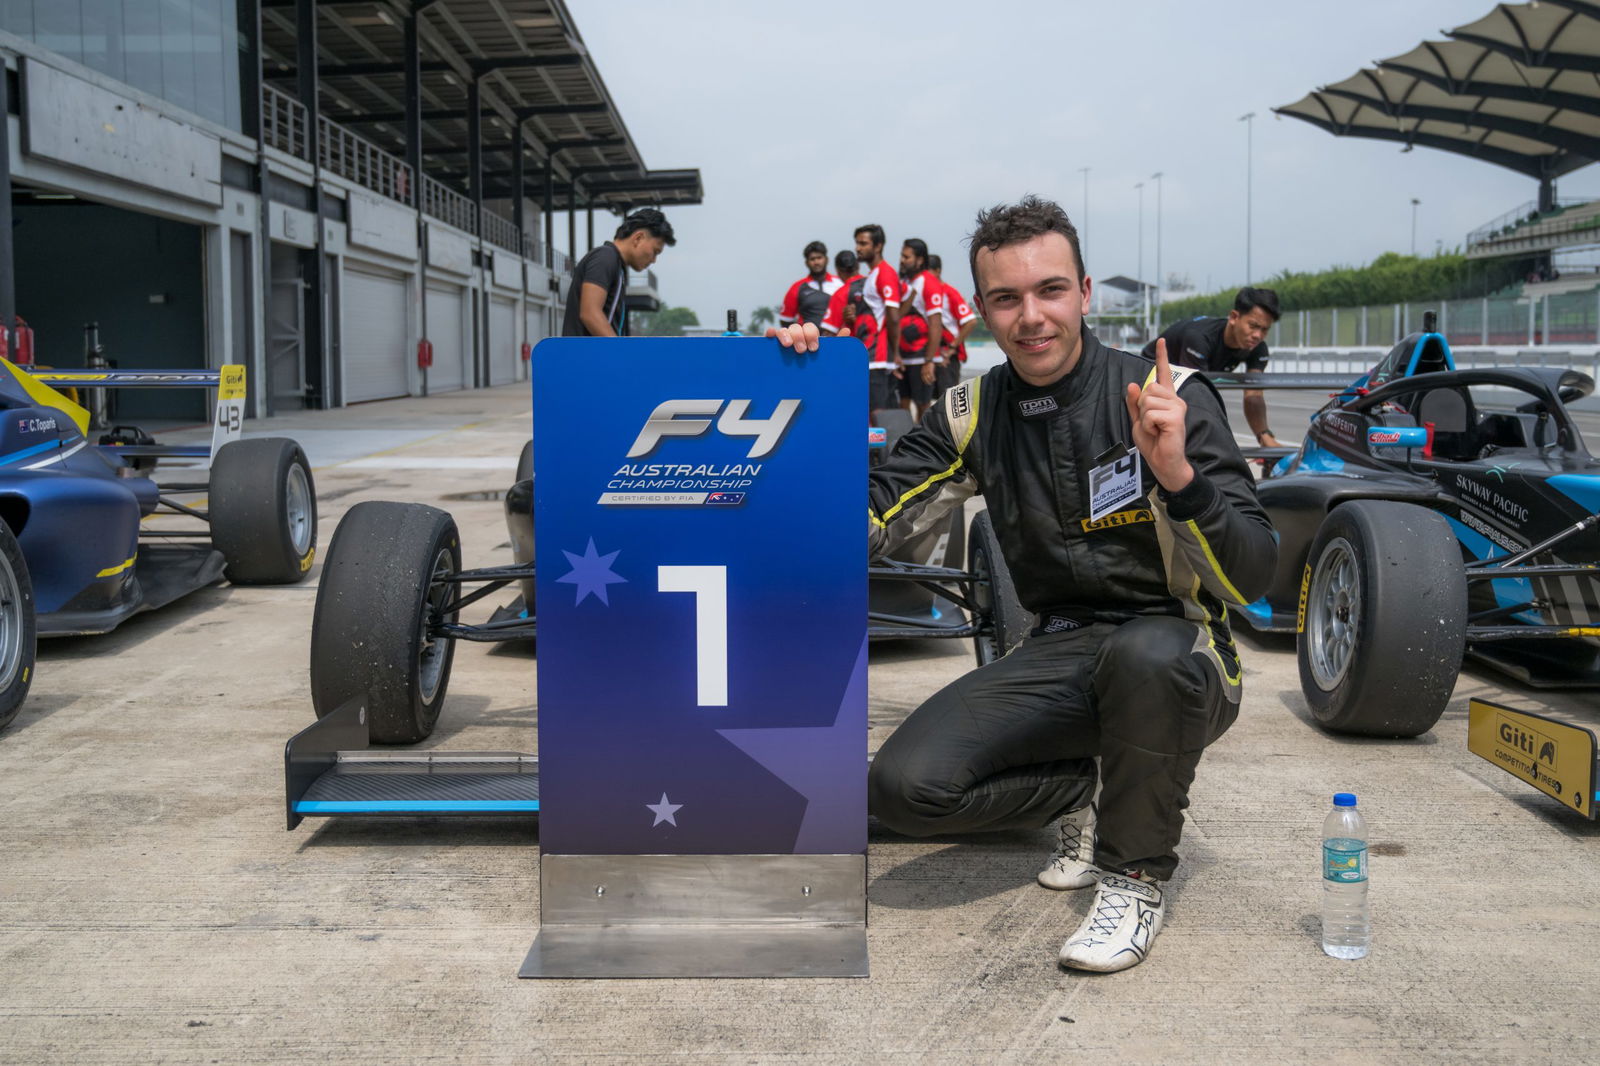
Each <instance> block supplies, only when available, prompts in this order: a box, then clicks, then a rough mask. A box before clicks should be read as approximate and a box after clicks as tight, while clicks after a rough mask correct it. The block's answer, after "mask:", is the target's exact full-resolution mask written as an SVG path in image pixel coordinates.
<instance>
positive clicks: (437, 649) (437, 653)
mask: <svg viewBox="0 0 1600 1066" xmlns="http://www.w3.org/2000/svg"><path fill="white" fill-rule="evenodd" d="M453 573H455V560H454V559H453V558H452V557H451V555H450V550H449V549H448V548H441V549H440V550H439V554H438V555H436V556H434V557H433V572H432V573H431V574H430V575H429V577H428V599H427V602H426V603H425V604H424V605H423V611H422V645H421V649H422V650H421V651H420V653H419V654H418V656H417V682H418V687H419V688H420V689H421V691H422V702H423V703H432V702H433V699H434V697H435V696H437V695H438V694H439V683H440V682H441V681H442V680H443V679H444V662H445V658H446V656H447V655H449V653H450V641H449V639H448V638H446V637H438V636H435V635H434V634H433V632H432V630H433V627H434V626H435V625H437V624H439V623H441V622H448V621H453V620H454V615H453V614H452V615H450V616H446V615H445V613H444V607H445V605H446V604H448V603H449V602H450V597H451V595H452V592H453V590H454V588H455V586H454V585H452V584H451V583H450V582H448V581H446V580H444V579H445V578H447V577H449V576H450V575H451V574H453Z"/></svg>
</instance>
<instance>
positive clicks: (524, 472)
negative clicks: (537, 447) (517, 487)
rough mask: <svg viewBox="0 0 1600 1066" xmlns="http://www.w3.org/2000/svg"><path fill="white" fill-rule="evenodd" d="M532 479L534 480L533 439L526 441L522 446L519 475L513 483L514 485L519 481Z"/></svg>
mask: <svg viewBox="0 0 1600 1066" xmlns="http://www.w3.org/2000/svg"><path fill="white" fill-rule="evenodd" d="M532 480H533V441H531V440H530V441H529V442H528V443H526V444H524V445H523V446H522V452H521V453H520V454H519V455H518V456H517V477H516V481H513V482H512V484H513V485H514V484H516V483H517V481H532Z"/></svg>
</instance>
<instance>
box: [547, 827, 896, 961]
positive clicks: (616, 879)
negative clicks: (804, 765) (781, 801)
mask: <svg viewBox="0 0 1600 1066" xmlns="http://www.w3.org/2000/svg"><path fill="white" fill-rule="evenodd" d="M539 891H540V895H539V911H540V928H539V935H538V937H537V938H536V939H535V940H534V942H533V947H532V948H531V949H530V950H529V951H528V957H527V958H526V959H525V960H523V963H522V968H521V969H520V970H519V971H518V972H517V976H518V977H546V978H552V977H553V978H599V977H866V976H867V975H868V967H867V883H866V856H864V855H546V856H543V857H542V858H541V860H540V863H539Z"/></svg>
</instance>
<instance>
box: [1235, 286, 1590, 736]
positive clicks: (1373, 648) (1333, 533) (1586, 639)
mask: <svg viewBox="0 0 1600 1066" xmlns="http://www.w3.org/2000/svg"><path fill="white" fill-rule="evenodd" d="M1430 318H1431V316H1430ZM1314 377H1316V375H1293V374H1266V375H1255V374H1239V375H1223V376H1219V381H1218V383H1219V384H1221V385H1224V386H1246V385H1248V386H1250V387H1268V388H1283V387H1307V386H1312V385H1315V384H1319V383H1320V384H1324V385H1325V384H1326V382H1325V381H1323V382H1316V381H1312V380H1309V379H1311V378H1314ZM1593 389H1594V381H1593V379H1592V378H1590V377H1589V376H1588V375H1587V374H1583V373H1579V372H1577V371H1575V370H1569V369H1564V368H1552V367H1497V368H1472V369H1463V370H1458V369H1456V366H1455V362H1454V360H1453V358H1452V356H1451V353H1450V346H1449V344H1448V343H1447V342H1446V340H1445V338H1444V337H1443V336H1442V335H1440V334H1439V333H1436V332H1433V331H1432V324H1431V322H1428V323H1427V326H1426V331H1425V332H1422V333H1417V334H1413V335H1411V336H1409V337H1407V338H1406V339H1405V340H1403V341H1401V342H1400V344H1398V345H1396V346H1395V348H1394V349H1393V350H1392V351H1390V353H1389V354H1388V355H1387V356H1386V357H1385V358H1384V359H1383V360H1382V361H1380V362H1379V363H1378V364H1377V365H1376V366H1375V367H1373V368H1372V370H1371V371H1370V372H1369V373H1368V374H1366V375H1365V376H1364V377H1362V378H1360V379H1358V380H1357V381H1355V382H1354V383H1348V384H1346V386H1345V387H1344V388H1343V389H1342V390H1341V391H1339V392H1338V393H1337V395H1335V396H1334V397H1333V399H1332V400H1331V401H1330V402H1329V403H1328V404H1327V405H1326V406H1324V407H1323V408H1322V409H1321V410H1319V411H1318V412H1317V413H1316V414H1315V415H1313V416H1312V419H1311V424H1310V427H1309V429H1308V431H1307V433H1306V435H1305V439H1304V442H1303V443H1302V445H1301V446H1300V448H1299V449H1298V450H1297V451H1295V452H1294V453H1293V454H1289V455H1285V456H1283V457H1282V458H1281V459H1279V461H1278V462H1277V464H1276V465H1275V466H1274V467H1273V468H1272V469H1271V470H1270V471H1269V472H1268V474H1267V476H1266V477H1265V478H1263V479H1262V480H1261V481H1260V482H1259V483H1258V485H1257V490H1258V493H1259V496H1260V499H1261V502H1262V504H1263V505H1264V506H1265V507H1266V509H1267V512H1268V513H1269V514H1270V516H1271V518H1272V521H1273V524H1274V525H1275V526H1276V528H1277V530H1278V535H1279V538H1280V539H1279V552H1278V569H1277V573H1276V575H1275V576H1274V578H1273V581H1272V585H1271V587H1270V588H1269V590H1268V592H1267V594H1266V595H1265V596H1264V597H1262V598H1261V599H1260V600H1258V601H1257V602H1255V603H1253V604H1251V605H1250V606H1249V607H1247V608H1246V609H1245V610H1244V611H1242V612H1239V617H1242V619H1243V620H1244V621H1245V622H1246V623H1248V624H1249V625H1251V626H1253V627H1254V628H1256V629H1259V630H1266V631H1273V632H1294V633H1297V634H1298V635H1299V638H1298V642H1297V643H1298V657H1299V665H1300V679H1301V687H1302V689H1303V690H1304V693H1305V697H1306V700H1307V702H1308V704H1309V705H1310V709H1311V711H1312V714H1313V715H1314V716H1315V718H1316V720H1317V722H1319V723H1320V724H1321V725H1322V726H1323V727H1324V728H1326V729H1329V730H1331V731H1334V732H1340V733H1351V734H1359V735H1366V736H1382V737H1409V736H1416V735H1419V734H1421V733H1424V732H1426V731H1427V730H1428V729H1429V728H1431V727H1432V726H1433V724H1434V723H1435V722H1436V721H1438V719H1439V716H1440V715H1441V714H1442V713H1443V711H1444V708H1445V705H1446V703H1447V702H1448V700H1449V698H1450V695H1451V692H1452V690H1453V688H1454V687H1455V682H1456V678H1457V675H1458V673H1459V670H1460V665H1461V661H1462V658H1463V656H1464V655H1465V656H1469V657H1471V658H1473V659H1474V660H1477V661H1480V662H1483V663H1486V664H1489V665H1491V666H1493V667H1496V668H1498V669H1500V670H1503V671H1505V672H1506V673H1508V674H1510V675H1511V676H1513V677H1515V678H1517V679H1518V680H1520V681H1522V682H1524V683H1525V684H1528V685H1533V686H1540V687H1577V686H1600V567H1597V565H1596V564H1597V562H1600V528H1597V525H1600V515H1597V514H1596V512H1597V511H1600V461H1596V459H1595V458H1594V457H1593V456H1591V455H1590V453H1589V451H1588V449H1587V448H1586V447H1585V445H1584V442H1583V438H1582V435H1581V434H1580V433H1579V431H1578V427H1577V425H1576V424H1575V422H1574V420H1573V417H1572V414H1571V412H1569V410H1568V409H1567V406H1566V405H1567V404H1569V403H1571V402H1573V401H1575V400H1577V399H1580V398H1581V397H1584V396H1587V395H1588V394H1589V393H1591V392H1592V391H1593Z"/></svg>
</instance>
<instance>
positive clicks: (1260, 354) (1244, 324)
mask: <svg viewBox="0 0 1600 1066" xmlns="http://www.w3.org/2000/svg"><path fill="white" fill-rule="evenodd" d="M1281 314H1282V312H1281V311H1280V310H1279V309H1278V294H1277V293H1275V292H1273V291H1272V290H1271V289H1257V288H1253V287H1250V286H1246V287H1245V288H1242V289H1240V290H1239V291H1238V293H1237V294H1235V296H1234V298H1233V310H1232V311H1229V312H1228V317H1227V318H1204V317H1202V318H1186V319H1184V320H1183V321H1181V322H1174V323H1173V324H1172V325H1170V326H1168V327H1167V328H1166V330H1164V331H1163V332H1162V334H1161V336H1160V337H1158V338H1157V339H1156V340H1154V341H1151V342H1150V343H1149V344H1147V345H1145V346H1144V351H1143V352H1141V353H1140V354H1142V355H1143V356H1144V357H1145V358H1146V359H1154V358H1155V354H1156V344H1157V343H1158V342H1160V341H1166V343H1167V355H1168V356H1169V357H1170V358H1171V359H1172V360H1173V361H1174V362H1176V363H1177V364H1178V365H1179V366H1192V367H1194V368H1196V369H1197V370H1208V371H1218V372H1226V371H1229V370H1232V369H1233V368H1234V367H1236V366H1238V365H1239V364H1240V363H1243V364H1244V368H1245V369H1246V370H1251V371H1264V370H1266V369H1267V358H1268V355H1269V353H1268V351H1267V333H1268V332H1269V331H1270V330H1271V329H1272V324H1273V323H1274V322H1276V321H1278V318H1279V316H1280V315H1281ZM1244 420H1245V421H1246V422H1248V423H1249V424H1250V432H1251V433H1253V434H1255V438H1256V443H1257V444H1259V445H1261V446H1262V447H1264V448H1276V447H1278V438H1277V437H1276V436H1275V435H1274V434H1273V432H1272V430H1270V429H1268V428H1267V399H1266V395H1265V393H1263V392H1262V391H1261V390H1260V389H1245V390H1244Z"/></svg>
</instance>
